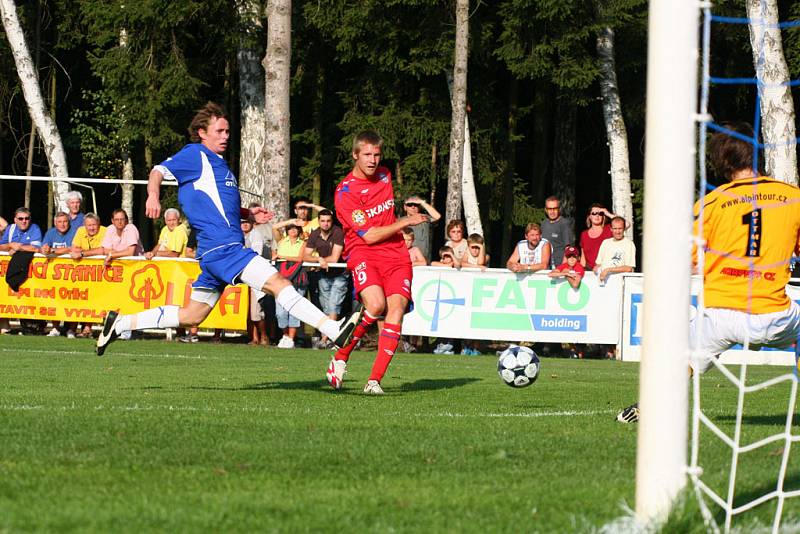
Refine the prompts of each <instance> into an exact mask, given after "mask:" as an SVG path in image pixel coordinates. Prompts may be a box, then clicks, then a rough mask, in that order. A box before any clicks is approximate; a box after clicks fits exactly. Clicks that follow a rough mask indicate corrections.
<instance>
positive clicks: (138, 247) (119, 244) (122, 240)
mask: <svg viewBox="0 0 800 534" xmlns="http://www.w3.org/2000/svg"><path fill="white" fill-rule="evenodd" d="M102 247H103V254H105V255H106V260H105V263H106V265H108V264H109V263H111V260H113V259H114V258H121V257H123V256H141V255H142V252H143V250H144V249H143V248H142V242H141V241H140V240H139V230H137V228H136V227H135V226H134V225H132V224H131V223H129V222H128V214H127V213H125V210H121V209H119V210H114V212H113V213H112V214H111V226H110V227H109V228H108V230H107V231H106V235H105V237H103V243H102Z"/></svg>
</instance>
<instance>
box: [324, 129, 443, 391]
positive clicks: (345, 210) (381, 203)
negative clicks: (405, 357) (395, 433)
mask: <svg viewBox="0 0 800 534" xmlns="http://www.w3.org/2000/svg"><path fill="white" fill-rule="evenodd" d="M382 145H383V139H382V138H381V136H380V135H378V134H377V133H376V132H373V131H370V130H367V131H363V132H361V133H359V134H358V135H356V136H355V138H354V139H353V160H354V162H355V163H354V165H353V170H352V171H350V174H348V175H347V177H346V178H345V179H344V180H342V182H341V183H340V184H339V185H338V186H337V187H336V194H335V198H334V203H335V206H336V216H337V217H338V219H339V222H341V223H342V227H343V228H344V231H345V235H344V257H345V258H347V267H348V269H350V271H352V273H353V284H354V285H355V290H356V293H357V294H358V296H359V298H360V300H361V302H362V304H363V305H364V314H363V316H362V318H361V322H360V323H359V324H358V326H356V328H355V331H354V332H353V338H352V340H351V341H350V343H349V344H348V345H346V346H344V347H342V348H340V349H339V350H338V351H336V354H335V355H334V357H333V359H332V360H331V363H330V365H329V366H328V372H327V378H328V382H329V383H330V384H331V386H333V387H334V389H339V388H341V387H342V379H343V378H344V374H345V372H346V369H347V360H348V358H349V357H350V353H351V352H352V351H353V348H354V347H355V346H356V343H358V340H359V339H361V337H362V336H363V335H364V333H365V332H366V331H367V329H368V328H369V327H370V325H372V323H374V322H375V321H376V320H377V319H378V317H380V316H381V315H384V314H385V318H386V321H385V323H384V326H383V330H381V334H380V337H379V339H378V354H377V356H376V357H375V363H374V364H373V366H372V373H371V374H370V375H369V380H368V381H367V385H366V386H365V387H364V393H368V394H373V395H382V394H383V389H382V388H381V379H382V378H383V375H384V374H385V373H386V369H387V367H389V362H391V361H392V356H394V352H395V350H396V349H397V344H398V342H399V341H400V327H401V323H402V321H403V314H404V313H405V310H406V306H407V305H408V301H409V300H410V299H411V275H412V270H411V260H410V259H409V256H408V250H407V249H406V245H405V241H404V240H403V235H402V233H401V231H402V229H403V228H405V227H406V226H414V225H417V224H420V223H422V222H424V221H427V220H428V216H427V215H422V214H419V213H418V214H415V215H410V216H407V217H403V218H401V219H397V218H396V217H395V214H394V190H393V189H392V173H391V172H389V169H387V168H386V167H381V166H380V162H381V146H382Z"/></svg>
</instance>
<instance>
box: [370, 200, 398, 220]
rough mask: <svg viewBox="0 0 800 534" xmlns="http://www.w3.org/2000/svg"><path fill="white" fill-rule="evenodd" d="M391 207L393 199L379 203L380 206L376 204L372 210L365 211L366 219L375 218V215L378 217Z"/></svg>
mask: <svg viewBox="0 0 800 534" xmlns="http://www.w3.org/2000/svg"><path fill="white" fill-rule="evenodd" d="M393 207H394V199H391V198H390V199H389V200H387V201H385V202H381V203H380V204H378V205H377V206H375V207H374V208H367V209H366V212H367V217H369V218H370V219H371V218H373V217H375V216H377V215H380V214H381V213H383V212H384V211H389V210H390V209H392V208H393Z"/></svg>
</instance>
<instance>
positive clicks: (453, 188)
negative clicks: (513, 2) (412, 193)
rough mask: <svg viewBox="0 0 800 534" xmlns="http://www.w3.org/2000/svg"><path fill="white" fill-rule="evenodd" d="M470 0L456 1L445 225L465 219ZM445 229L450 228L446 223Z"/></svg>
mask: <svg viewBox="0 0 800 534" xmlns="http://www.w3.org/2000/svg"><path fill="white" fill-rule="evenodd" d="M468 47H469V0H457V1H456V43H455V53H454V54H453V56H454V59H453V97H452V99H451V103H452V118H451V120H450V165H449V167H448V172H447V200H446V202H445V222H448V221H452V220H453V219H460V218H461V173H462V172H463V167H464V121H465V120H466V115H467V58H468V52H469V50H468ZM444 227H445V228H446V227H447V225H446V224H445V226H444Z"/></svg>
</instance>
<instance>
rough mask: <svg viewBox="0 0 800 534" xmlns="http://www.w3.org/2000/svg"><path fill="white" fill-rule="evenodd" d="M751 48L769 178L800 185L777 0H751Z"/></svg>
mask: <svg viewBox="0 0 800 534" xmlns="http://www.w3.org/2000/svg"><path fill="white" fill-rule="evenodd" d="M747 16H748V17H749V18H750V20H751V23H750V25H749V26H750V44H751V46H752V48H753V63H754V65H755V70H756V77H757V78H758V82H759V86H758V92H759V96H760V97H761V134H762V137H763V138H764V144H766V145H772V146H771V147H768V148H766V149H765V150H764V158H765V161H764V163H765V167H766V171H767V174H769V175H770V176H773V177H774V178H775V179H777V180H781V181H783V182H788V183H790V184H794V185H797V146H796V144H795V125H794V118H795V112H794V100H793V99H792V91H791V88H790V87H789V86H788V85H785V84H786V83H787V82H788V81H789V68H788V67H787V65H786V58H785V57H784V55H783V42H782V40H781V30H780V29H779V28H778V27H777V24H778V4H777V0H747Z"/></svg>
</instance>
